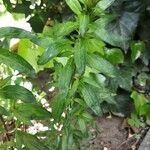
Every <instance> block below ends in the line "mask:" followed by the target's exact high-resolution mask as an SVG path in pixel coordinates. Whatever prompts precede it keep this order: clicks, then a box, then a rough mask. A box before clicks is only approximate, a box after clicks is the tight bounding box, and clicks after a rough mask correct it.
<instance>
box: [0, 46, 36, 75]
mask: <svg viewBox="0 0 150 150" xmlns="http://www.w3.org/2000/svg"><path fill="white" fill-rule="evenodd" d="M0 63H4V64H5V65H7V66H9V67H11V68H13V69H14V70H18V71H19V72H21V73H25V74H27V75H29V76H35V70H34V69H33V67H32V66H31V65H30V64H29V63H28V62H27V61H26V60H24V59H23V58H22V57H21V56H19V55H17V54H14V53H11V52H9V51H8V50H6V49H2V48H0Z"/></svg>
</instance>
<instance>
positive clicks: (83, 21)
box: [79, 14, 90, 36]
mask: <svg viewBox="0 0 150 150" xmlns="http://www.w3.org/2000/svg"><path fill="white" fill-rule="evenodd" d="M79 22H80V27H79V33H80V34H81V36H84V35H85V33H86V31H87V29H88V25H89V22H90V17H89V16H88V15H85V14H81V15H80V16H79Z"/></svg>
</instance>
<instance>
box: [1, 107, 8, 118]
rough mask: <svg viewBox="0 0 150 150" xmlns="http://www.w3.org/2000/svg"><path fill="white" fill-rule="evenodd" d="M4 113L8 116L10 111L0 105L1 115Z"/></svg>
mask: <svg viewBox="0 0 150 150" xmlns="http://www.w3.org/2000/svg"><path fill="white" fill-rule="evenodd" d="M2 115H5V116H8V115H9V113H8V111H7V110H6V109H5V108H4V107H2V106H0V116H2Z"/></svg>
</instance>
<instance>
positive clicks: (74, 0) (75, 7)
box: [65, 0, 82, 15]
mask: <svg viewBox="0 0 150 150" xmlns="http://www.w3.org/2000/svg"><path fill="white" fill-rule="evenodd" d="M65 1H66V3H67V5H68V6H69V7H70V8H71V10H72V11H73V12H74V13H76V14H77V15H79V14H81V11H82V7H81V5H80V3H79V1H78V0H65Z"/></svg>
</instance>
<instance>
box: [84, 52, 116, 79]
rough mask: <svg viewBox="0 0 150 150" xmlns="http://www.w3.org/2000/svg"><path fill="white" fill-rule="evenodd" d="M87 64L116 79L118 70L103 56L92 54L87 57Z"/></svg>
mask: <svg viewBox="0 0 150 150" xmlns="http://www.w3.org/2000/svg"><path fill="white" fill-rule="evenodd" d="M87 63H88V65H89V66H90V67H91V68H94V69H97V70H98V71H100V72H101V73H104V74H105V75H108V76H110V77H115V76H116V73H117V69H116V68H115V67H114V66H113V65H112V64H111V63H110V62H108V61H107V60H106V59H104V58H102V57H101V56H98V55H95V54H90V55H88V56H87Z"/></svg>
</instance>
